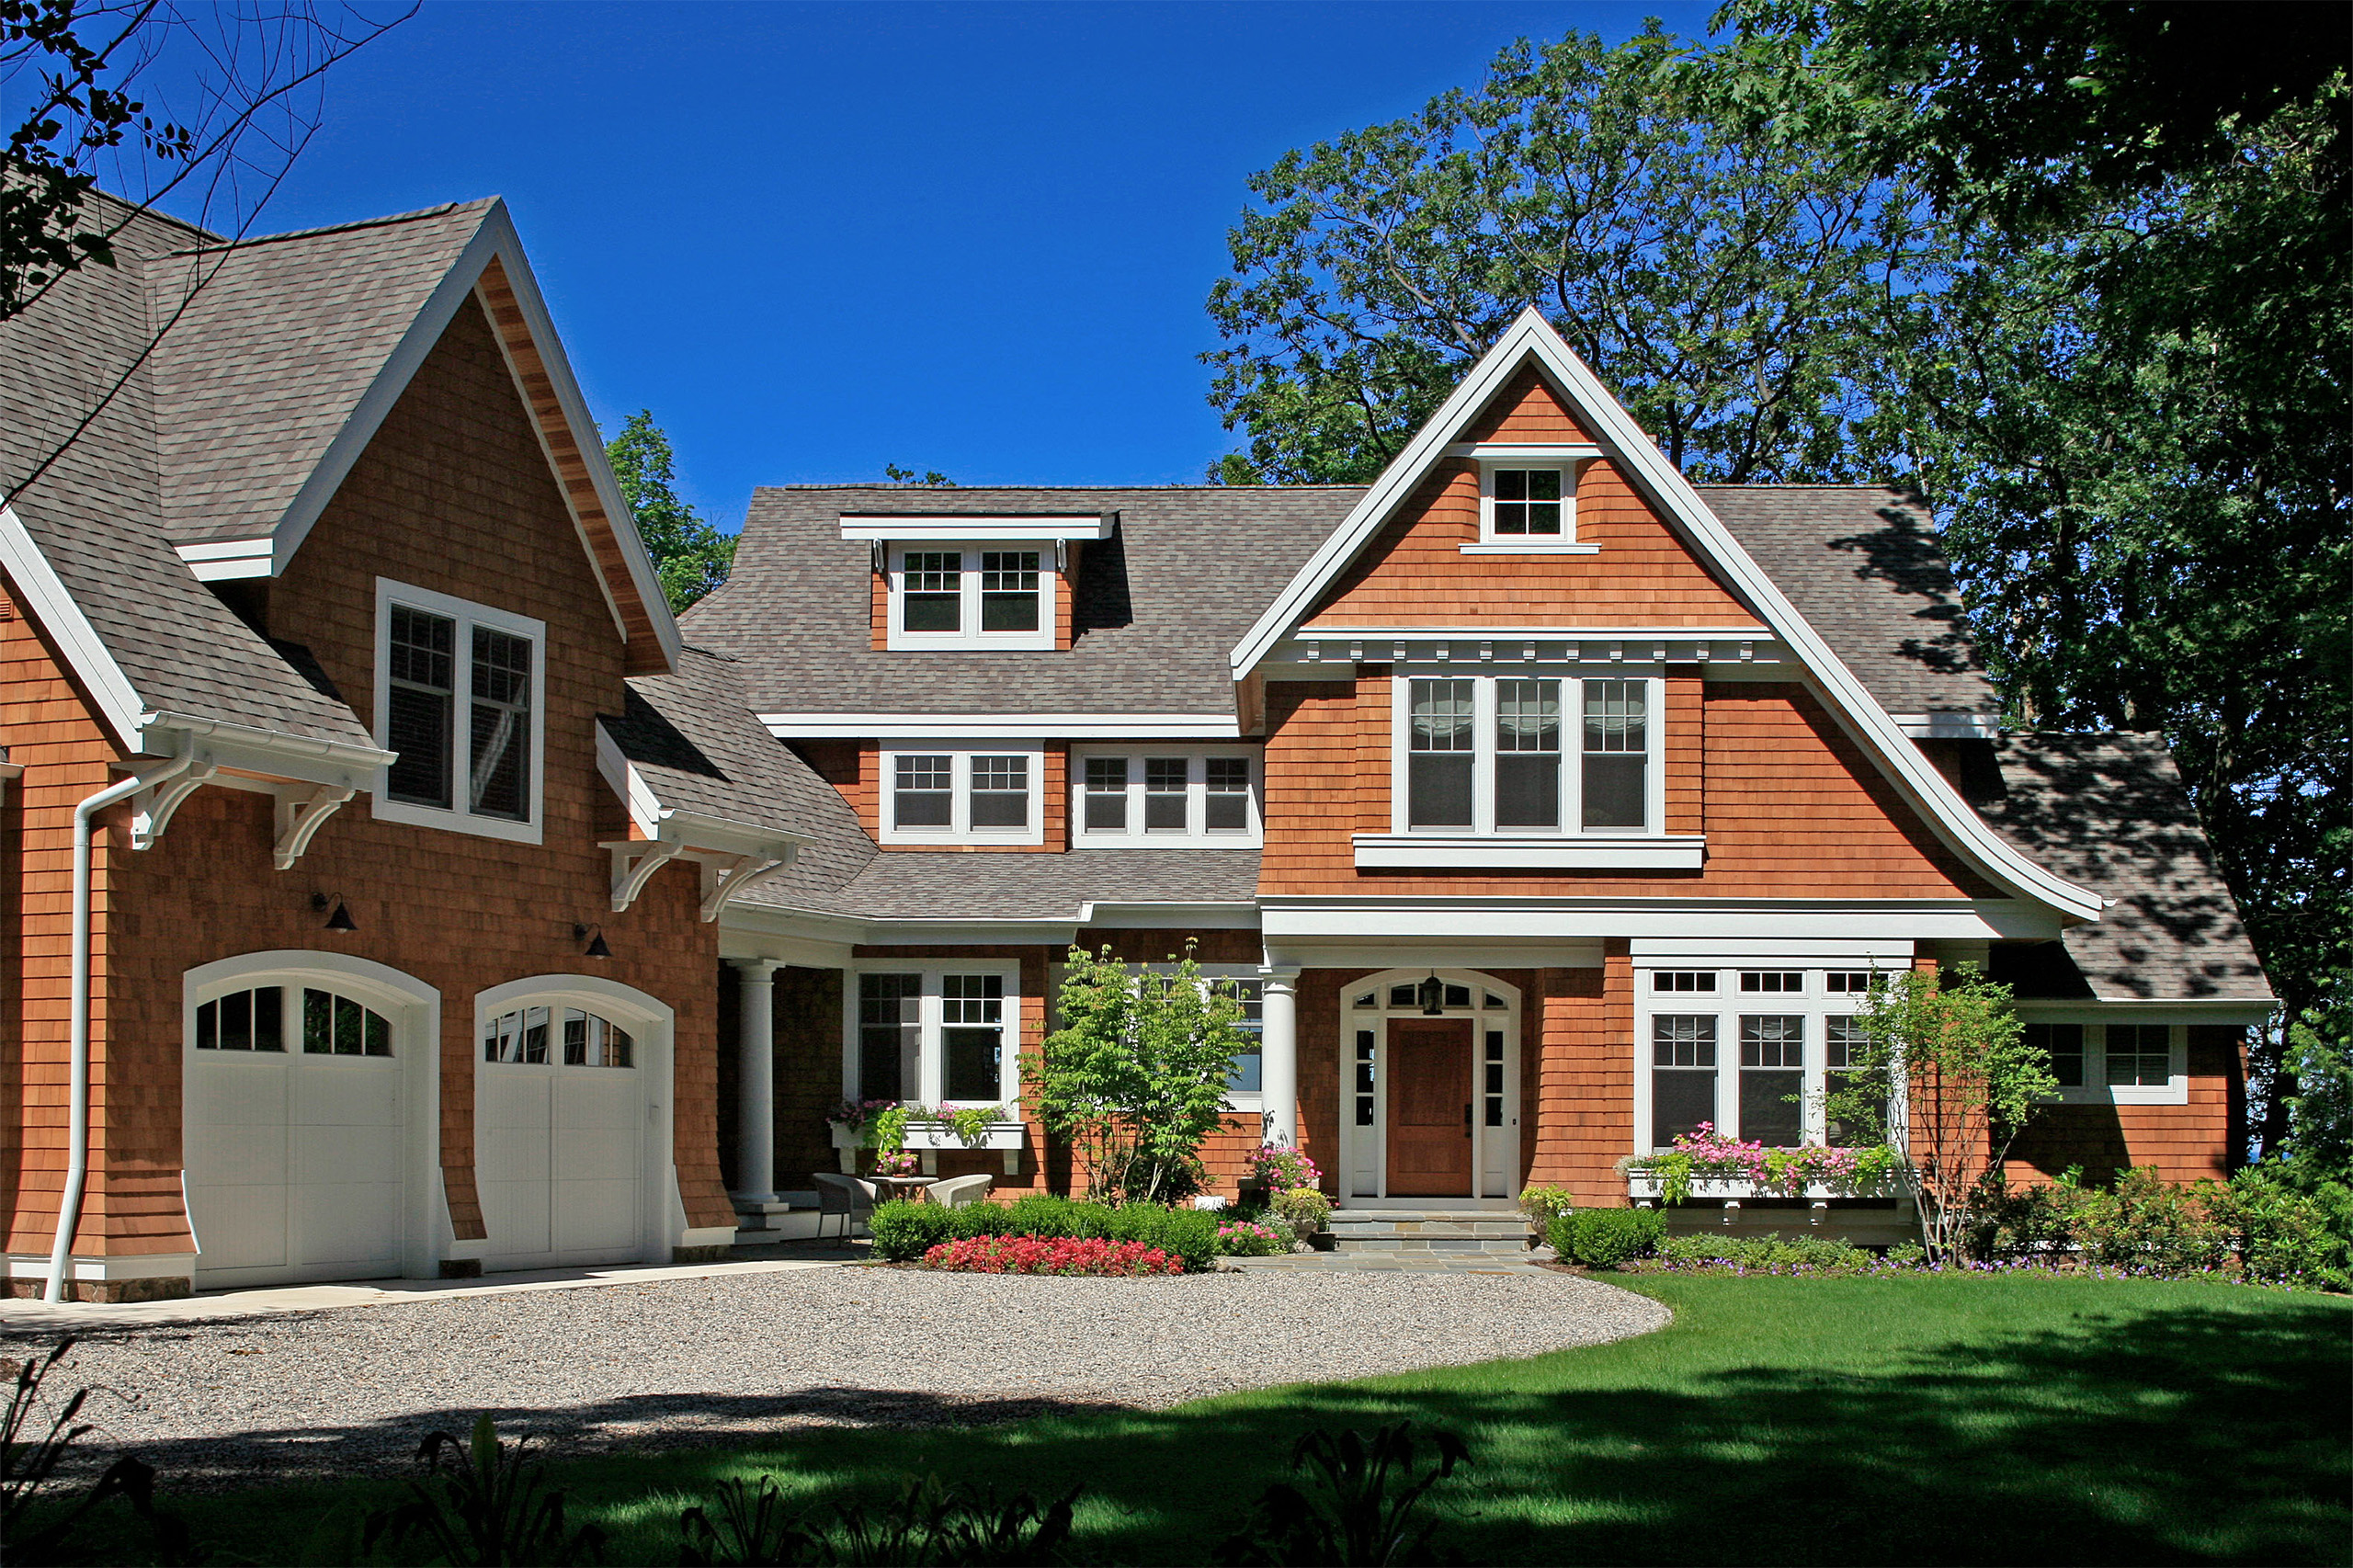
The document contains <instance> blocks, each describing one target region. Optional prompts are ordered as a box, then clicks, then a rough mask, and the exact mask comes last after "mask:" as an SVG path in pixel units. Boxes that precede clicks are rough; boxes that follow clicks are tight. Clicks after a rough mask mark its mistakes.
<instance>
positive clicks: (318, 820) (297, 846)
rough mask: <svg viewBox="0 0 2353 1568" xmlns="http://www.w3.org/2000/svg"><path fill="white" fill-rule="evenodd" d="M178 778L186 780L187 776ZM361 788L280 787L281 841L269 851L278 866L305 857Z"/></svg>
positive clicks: (284, 866)
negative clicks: (321, 831) (298, 791)
mask: <svg viewBox="0 0 2353 1568" xmlns="http://www.w3.org/2000/svg"><path fill="white" fill-rule="evenodd" d="M190 777H193V775H191V776H190ZM177 782H179V783H186V782H187V779H185V778H183V779H180V780H177ZM358 792H359V791H358V790H354V789H352V788H351V787H350V786H349V785H338V784H322V785H320V786H318V787H317V788H316V789H314V790H312V791H311V792H310V793H309V794H307V795H299V796H298V795H297V794H295V793H294V792H293V791H292V790H280V791H279V792H278V843H277V845H276V846H275V847H274V848H272V850H271V851H270V858H271V860H272V861H273V862H275V863H276V865H277V867H278V869H279V870H281V871H290V870H292V869H294V862H295V861H297V860H300V859H301V858H302V852H303V851H304V850H305V849H308V848H309V847H310V846H311V840H312V839H313V838H314V837H316V836H317V835H318V831H319V829H321V828H322V827H324V826H325V825H326V821H327V818H329V817H331V816H333V815H335V812H339V811H341V810H342V809H343V803H344V802H345V801H348V800H350V799H351V797H352V796H354V795H356V794H358ZM175 804H176V802H175ZM157 831H159V832H160V831H161V829H158V830H157Z"/></svg>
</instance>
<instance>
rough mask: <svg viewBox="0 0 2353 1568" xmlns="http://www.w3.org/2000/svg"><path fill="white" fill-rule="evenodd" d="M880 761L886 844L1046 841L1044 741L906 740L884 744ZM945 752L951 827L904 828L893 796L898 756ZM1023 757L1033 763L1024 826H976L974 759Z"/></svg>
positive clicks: (881, 823)
mask: <svg viewBox="0 0 2353 1568" xmlns="http://www.w3.org/2000/svg"><path fill="white" fill-rule="evenodd" d="M879 755H880V757H881V761H880V762H879V763H878V764H877V765H876V768H875V778H876V801H877V804H878V813H879V821H878V825H879V826H880V828H881V842H882V843H884V844H1043V843H1044V842H1045V841H1046V748H1045V745H1044V744H1043V743H1042V742H1039V741H1010V742H991V741H940V742H938V743H937V744H926V745H916V744H913V743H909V742H901V743H898V744H892V745H890V746H886V747H883V748H882V750H881V753H880V754H879ZM903 756H945V757H947V758H949V791H950V795H949V824H948V825H947V826H946V827H906V828H903V827H900V826H899V825H897V824H898V813H897V812H896V810H895V809H894V802H893V797H894V796H895V794H896V793H897V787H898V778H899V758H901V757H903ZM975 756H1020V757H1027V758H1028V759H1029V821H1028V822H1027V823H1025V824H1022V825H1021V826H1019V827H974V826H973V825H972V758H974V757H975Z"/></svg>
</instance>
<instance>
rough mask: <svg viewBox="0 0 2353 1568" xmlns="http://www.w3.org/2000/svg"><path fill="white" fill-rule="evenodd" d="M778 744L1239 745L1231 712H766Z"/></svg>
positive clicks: (764, 718)
mask: <svg viewBox="0 0 2353 1568" xmlns="http://www.w3.org/2000/svg"><path fill="white" fill-rule="evenodd" d="M759 718H760V722H761V723H763V724H765V725H767V731H768V733H769V734H771V735H774V736H775V737H776V738H777V739H779V740H780V741H793V740H801V741H1097V740H1101V741H1238V740H1240V739H1241V738H1242V726H1241V724H1240V722H1238V721H1237V720H1236V719H1235V718H1234V717H1233V714H1231V713H1134V714H1126V715H1121V714H1104V713H1008V714H1005V715H1003V716H998V715H994V714H987V713H763V714H761V715H760V716H759Z"/></svg>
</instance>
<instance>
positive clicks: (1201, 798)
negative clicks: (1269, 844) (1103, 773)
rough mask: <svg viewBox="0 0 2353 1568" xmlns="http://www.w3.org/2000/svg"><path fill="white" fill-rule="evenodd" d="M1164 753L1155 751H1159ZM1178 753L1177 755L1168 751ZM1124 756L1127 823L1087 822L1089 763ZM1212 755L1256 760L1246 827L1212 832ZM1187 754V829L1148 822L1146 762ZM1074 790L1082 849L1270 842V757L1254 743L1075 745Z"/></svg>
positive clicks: (1074, 831) (1075, 842) (1074, 836)
mask: <svg viewBox="0 0 2353 1568" xmlns="http://www.w3.org/2000/svg"><path fill="white" fill-rule="evenodd" d="M1155 751H1156V752H1158V753H1160V754H1162V755H1161V756H1158V757H1154V752H1155ZM1169 753H1174V754H1176V755H1175V757H1173V758H1172V757H1171V756H1168V755H1166V754H1169ZM1102 757H1109V758H1119V759H1121V760H1124V761H1125V762H1126V763H1127V765H1128V782H1127V789H1126V790H1125V795H1124V799H1125V811H1126V816H1125V822H1126V824H1127V825H1126V826H1125V827H1124V828H1120V829H1117V830H1113V829H1094V828H1089V827H1088V826H1087V825H1086V802H1087V795H1088V791H1087V789H1086V764H1087V763H1088V761H1089V760H1091V759H1095V758H1102ZM1211 757H1217V758H1222V759H1232V758H1237V757H1238V758H1241V759H1243V760H1244V761H1246V762H1247V763H1248V764H1249V765H1250V788H1249V789H1248V790H1247V791H1245V797H1244V798H1245V801H1246V802H1247V803H1246V804H1245V807H1244V814H1245V824H1244V825H1243V826H1242V827H1239V828H1233V829H1228V830H1225V831H1222V832H1214V833H1213V832H1211V831H1210V829H1209V828H1208V827H1207V826H1206V825H1205V824H1206V822H1207V816H1208V811H1209V806H1208V800H1209V782H1208V780H1209V770H1208V767H1207V766H1206V764H1207V762H1208V760H1209V759H1210V758H1211ZM1179 758H1181V759H1182V760H1183V762H1184V763H1185V826H1184V827H1182V828H1150V829H1147V828H1146V827H1145V826H1144V778H1145V772H1146V769H1145V767H1144V765H1145V763H1146V761H1147V760H1148V759H1149V760H1159V761H1169V760H1176V759H1179ZM1065 771H1066V772H1067V774H1068V776H1069V779H1068V782H1069V794H1070V805H1069V809H1070V845H1071V848H1072V849H1074V850H1078V849H1153V848H1166V849H1256V848H1257V847H1258V846H1260V845H1262V844H1263V843H1264V842H1265V841H1266V824H1265V821H1264V809H1265V791H1266V760H1265V756H1264V754H1263V753H1262V751H1261V749H1260V748H1259V747H1257V746H1252V745H1222V746H1199V745H1196V746H1187V747H1182V748H1179V747H1176V746H1169V745H1164V746H1159V747H1151V748H1139V747H1136V746H1117V745H1105V744H1100V743H1096V744H1087V745H1075V746H1073V747H1072V748H1071V750H1070V759H1069V765H1068V767H1067V768H1066V769H1065Z"/></svg>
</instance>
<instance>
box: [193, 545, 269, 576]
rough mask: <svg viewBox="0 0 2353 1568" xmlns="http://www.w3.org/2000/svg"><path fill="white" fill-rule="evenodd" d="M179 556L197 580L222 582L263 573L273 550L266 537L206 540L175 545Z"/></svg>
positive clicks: (266, 570) (264, 573) (266, 572)
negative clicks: (204, 541) (205, 542)
mask: <svg viewBox="0 0 2353 1568" xmlns="http://www.w3.org/2000/svg"><path fill="white" fill-rule="evenodd" d="M176 548H177V550H178V551H179V557H180V560H181V561H182V562H186V563H187V566H188V571H189V572H190V573H192V574H195V577H196V580H197V581H198V582H199V583H225V582H230V581H233V580H234V579H237V578H241V577H267V576H268V575H269V567H270V561H271V558H272V555H273V553H274V551H273V547H272V545H271V543H270V541H269V540H268V539H267V538H263V539H230V540H218V541H216V542H213V543H210V544H183V545H179V546H177V547H176Z"/></svg>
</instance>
